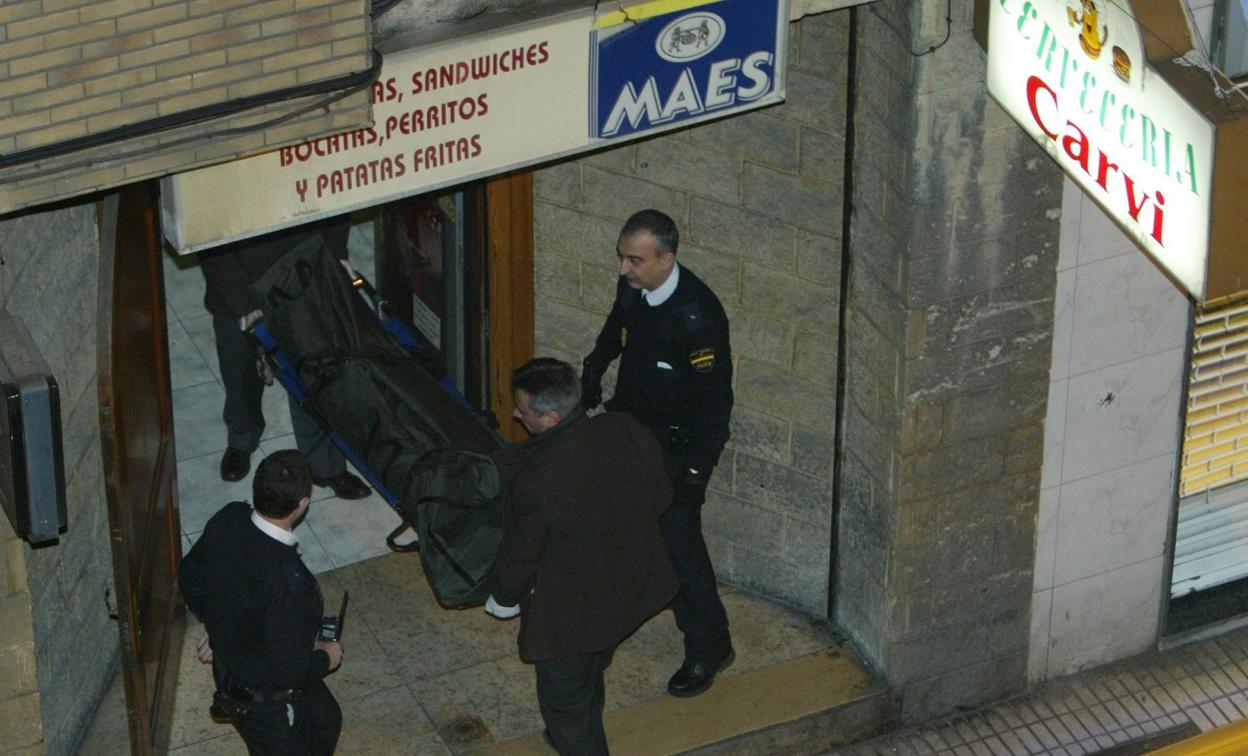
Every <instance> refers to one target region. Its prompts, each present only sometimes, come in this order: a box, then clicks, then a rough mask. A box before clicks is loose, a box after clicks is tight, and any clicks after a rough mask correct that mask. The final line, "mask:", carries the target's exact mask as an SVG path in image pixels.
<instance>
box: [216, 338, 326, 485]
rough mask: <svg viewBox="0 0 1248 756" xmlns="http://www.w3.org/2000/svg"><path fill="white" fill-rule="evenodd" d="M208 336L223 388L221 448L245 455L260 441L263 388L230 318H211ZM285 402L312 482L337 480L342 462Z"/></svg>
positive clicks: (252, 354)
mask: <svg viewBox="0 0 1248 756" xmlns="http://www.w3.org/2000/svg"><path fill="white" fill-rule="evenodd" d="M212 330H213V334H214V335H215V337H216V344H217V362H218V363H219V364H220V367H221V383H222V384H223V385H224V386H225V409H224V411H223V412H222V413H221V418H222V419H223V420H225V427H226V429H227V431H228V433H227V435H226V444H227V445H228V446H229V447H230V448H232V449H239V450H240V451H244V452H247V453H251V452H254V451H255V450H256V447H258V446H259V445H260V435H261V434H262V433H264V412H263V410H262V409H261V406H262V405H261V401H260V400H261V398H262V397H263V396H264V388H265V386H264V381H263V380H261V378H260V374H259V372H257V370H256V347H255V345H253V344H252V342H251V339H249V338H248V337H247V334H245V333H243V332H242V331H241V330H239V327H238V321H237V320H234V319H232V318H223V317H221V316H219V315H214V316H213V317H212ZM279 390H280V389H279ZM287 400H288V402H289V405H290V424H291V426H292V427H293V428H294V431H295V445H296V446H297V447H298V448H299V451H301V452H303V453H304V454H305V455H306V456H307V458H308V464H309V466H310V467H311V468H312V477H313V478H316V479H318V480H326V479H329V478H334V477H337V476H338V475H339V474H340V473H342V471H344V470H346V469H347V461H346V458H345V457H343V456H342V452H341V451H340V450H339V449H338V447H336V446H334V444H333V442H332V441H330V440H329V436H327V435H325V434H324V433H323V432H321V429H320V426H318V425H317V424H316V420H314V419H312V416H311V415H309V414H308V413H307V412H305V411H304V409H303V408H302V407H300V406H299V403H298V402H296V401H295V400H294V399H293V398H291V397H289V396H288V397H287Z"/></svg>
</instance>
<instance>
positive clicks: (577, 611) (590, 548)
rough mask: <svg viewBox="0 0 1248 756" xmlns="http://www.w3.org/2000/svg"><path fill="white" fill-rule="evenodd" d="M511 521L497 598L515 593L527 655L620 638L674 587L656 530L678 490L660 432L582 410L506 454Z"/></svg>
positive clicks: (535, 657)
mask: <svg viewBox="0 0 1248 756" xmlns="http://www.w3.org/2000/svg"><path fill="white" fill-rule="evenodd" d="M500 471H501V474H502V476H503V480H504V482H505V483H506V485H507V496H508V503H507V520H506V524H505V530H504V535H503V542H502V546H501V548H500V550H499V555H498V561H497V562H496V574H497V578H496V580H497V582H496V590H495V592H494V597H495V599H496V600H497V601H498V602H499V603H500V604H503V605H504V606H513V605H515V604H516V603H519V604H520V639H519V645H520V658H521V659H523V660H524V661H527V662H532V661H539V660H542V659H549V658H551V657H555V656H566V655H569V654H581V653H590V652H594V651H603V650H605V649H608V648H611V647H613V646H615V645H617V644H618V643H619V642H620V641H622V640H623V639H624V638H626V637H628V635H629V634H630V633H632V632H633V631H634V630H636V629H637V628H638V627H639V626H640V625H641V624H642V623H643V622H645V621H646V620H647V619H649V618H650V617H652V616H654V615H655V614H656V613H657V612H659V611H661V610H662V609H663V608H664V607H665V606H667V604H668V603H669V602H670V601H671V600H672V598H673V597H674V596H675V595H676V591H677V589H678V585H677V581H676V574H675V572H673V570H672V565H671V561H670V559H669V558H668V553H667V546H666V544H665V543H664V541H663V536H662V534H661V533H660V531H659V516H660V515H661V514H662V513H663V512H664V511H665V510H666V509H667V507H668V505H669V504H670V502H671V499H672V489H671V484H670V483H669V482H668V479H667V475H666V474H665V473H664V471H663V459H662V455H661V452H660V451H659V445H658V442H657V441H656V440H655V438H654V434H653V433H651V432H650V431H648V430H647V429H646V428H645V427H643V426H642V425H641V423H639V422H637V420H635V419H634V418H633V417H632V416H631V415H626V414H624V413H620V412H608V413H605V414H601V415H597V416H595V417H586V416H585V415H584V414H583V413H582V412H579V411H578V412H577V413H575V414H573V415H571V416H569V417H568V418H566V419H565V420H563V421H562V422H561V423H559V424H558V425H556V426H555V427H554V428H551V429H550V430H547V431H545V432H543V433H541V434H539V435H537V436H534V437H533V438H530V439H529V440H527V441H525V442H524V443H522V444H519V445H517V446H515V447H512V449H510V450H509V452H508V453H507V454H505V455H504V457H503V458H502V459H501V460H500Z"/></svg>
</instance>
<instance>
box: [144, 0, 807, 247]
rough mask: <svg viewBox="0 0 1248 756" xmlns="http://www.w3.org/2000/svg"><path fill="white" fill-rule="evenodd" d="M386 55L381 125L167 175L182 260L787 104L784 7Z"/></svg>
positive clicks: (625, 10)
mask: <svg viewBox="0 0 1248 756" xmlns="http://www.w3.org/2000/svg"><path fill="white" fill-rule="evenodd" d="M603 5H604V6H608V7H606V8H604V9H603V10H602V11H601V12H600V13H595V12H594V11H593V10H592V9H583V10H578V11H576V12H574V13H569V14H563V15H559V16H555V17H552V18H549V19H544V20H542V21H540V22H533V23H529V24H526V25H523V26H511V27H506V28H503V29H497V30H494V31H491V32H486V33H481V34H477V35H475V36H471V37H460V38H456V39H450V40H445V41H441V42H437V43H433V44H427V45H422V46H420V47H418V48H413V49H408V50H403V51H399V52H394V53H390V54H387V55H386V56H385V60H384V62H383V66H382V72H381V75H380V77H379V79H378V81H377V82H376V83H375V84H374V86H373V125H372V126H370V127H368V128H363V129H358V130H355V131H351V132H348V133H343V134H337V135H334V136H330V137H325V138H321V139H315V140H312V141H309V142H305V143H302V144H297V145H291V146H284V147H280V148H278V149H275V150H274V151H272V152H269V153H266V154H263V155H259V156H256V157H252V158H247V159H245V160H238V161H234V162H232V163H227V164H223V165H219V166H214V167H211V168H205V169H202V170H198V171H191V172H188V173H183V174H178V175H176V176H171V177H169V178H167V179H166V180H165V182H164V185H163V187H162V210H163V215H164V226H165V235H166V236H167V237H168V238H169V241H170V242H171V243H172V244H173V246H174V247H175V248H176V249H177V250H179V251H181V252H190V251H195V250H199V249H205V248H209V247H212V246H216V245H218V244H222V243H224V242H228V241H233V240H236V239H241V238H246V237H249V236H255V235H257V234H261V233H265V232H267V231H272V230H275V229H279V228H283V227H286V226H291V225H295V224H299V223H305V222H308V221H312V220H316V219H318V218H322V217H325V216H329V215H336V214H339V213H343V212H347V211H349V210H354V209H356V208H360V207H365V206H370V205H375V204H378V203H381V202H385V201H388V200H392V199H397V198H400V197H405V196H410V195H413V194H418V193H423V192H427V191H432V190H435V189H438V188H441V187H445V186H449V185H453V184H458V183H463V182H465V181H469V180H472V179H476V178H480V177H483V176H488V175H492V174H495V173H501V172H504V171H507V170H512V169H515V168H517V167H521V166H525V165H530V164H533V163H537V162H539V161H545V160H550V159H552V158H555V157H559V156H563V155H570V154H574V153H578V152H583V151H586V150H591V149H595V148H598V147H601V146H603V145H605V144H609V143H611V142H616V141H626V140H629V139H635V138H639V137H642V136H647V135H651V134H654V133H656V132H659V131H664V130H667V129H672V128H676V127H678V126H685V125H688V124H691V123H696V122H699V121H703V120H708V119H712V118H719V117H723V116H725V115H728V114H731V113H736V112H740V111H742V110H746V109H751V108H757V107H761V106H763V105H767V104H771V103H776V102H780V101H781V100H783V96H784V69H785V65H784V45H785V39H786V33H787V29H788V9H787V0H655V1H652V2H643V3H635V4H632V5H629V4H623V5H621V4H617V3H610V4H606V3H604V4H603Z"/></svg>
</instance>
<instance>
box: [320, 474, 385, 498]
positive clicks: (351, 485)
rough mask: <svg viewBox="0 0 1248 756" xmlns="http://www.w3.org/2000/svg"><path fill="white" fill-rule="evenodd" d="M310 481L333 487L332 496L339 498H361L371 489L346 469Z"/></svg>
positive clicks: (370, 491)
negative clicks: (332, 475)
mask: <svg viewBox="0 0 1248 756" xmlns="http://www.w3.org/2000/svg"><path fill="white" fill-rule="evenodd" d="M312 482H313V483H315V484H316V485H318V486H328V487H330V488H332V489H334V496H337V497H338V498H339V499H348V500H350V499H363V498H364V497H365V496H368V495H369V494H370V493H372V491H373V489H371V488H369V487H368V485H367V484H366V483H365V482H364V481H362V480H360V479H359V478H357V477H355V476H354V475H352V474H351V473H349V472H347V471H346V470H343V471H342V472H340V473H338V474H337V475H335V476H334V477H332V478H319V479H317V478H314V479H313V480H312Z"/></svg>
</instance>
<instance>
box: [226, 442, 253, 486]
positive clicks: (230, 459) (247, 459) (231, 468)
mask: <svg viewBox="0 0 1248 756" xmlns="http://www.w3.org/2000/svg"><path fill="white" fill-rule="evenodd" d="M249 472H251V453H250V452H245V451H243V450H242V449H235V448H232V447H231V448H227V449H226V450H225V454H223V455H221V480H228V481H230V482H231V483H232V482H234V481H236V480H242V479H243V478H246V477H247V473H249Z"/></svg>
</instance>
